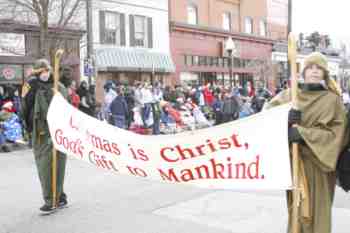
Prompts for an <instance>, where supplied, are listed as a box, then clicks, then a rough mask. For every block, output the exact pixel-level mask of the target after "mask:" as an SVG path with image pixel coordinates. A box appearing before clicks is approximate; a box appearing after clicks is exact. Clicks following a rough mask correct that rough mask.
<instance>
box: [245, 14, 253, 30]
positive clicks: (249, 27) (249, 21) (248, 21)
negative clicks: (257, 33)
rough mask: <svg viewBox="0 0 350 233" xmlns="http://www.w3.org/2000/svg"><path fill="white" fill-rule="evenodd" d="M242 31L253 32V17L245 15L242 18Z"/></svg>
mask: <svg viewBox="0 0 350 233" xmlns="http://www.w3.org/2000/svg"><path fill="white" fill-rule="evenodd" d="M244 32H245V33H248V34H253V19H252V17H245V19H244Z"/></svg>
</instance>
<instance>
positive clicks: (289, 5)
mask: <svg viewBox="0 0 350 233" xmlns="http://www.w3.org/2000/svg"><path fill="white" fill-rule="evenodd" d="M291 31H292V0H288V34H289V33H290V32H291ZM287 37H288V36H287ZM287 40H288V38H287Z"/></svg>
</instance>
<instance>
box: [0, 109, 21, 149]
mask: <svg viewBox="0 0 350 233" xmlns="http://www.w3.org/2000/svg"><path fill="white" fill-rule="evenodd" d="M12 109H13V103H12V102H7V103H5V104H4V105H3V106H2V110H1V111H0V126H1V127H0V147H1V149H2V150H3V151H4V152H9V151H10V148H9V147H8V145H7V142H10V143H14V142H16V141H17V140H19V139H21V138H22V126H21V124H20V120H19V118H18V116H17V115H16V114H15V113H14V112H13V111H12Z"/></svg>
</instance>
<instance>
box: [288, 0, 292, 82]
mask: <svg viewBox="0 0 350 233" xmlns="http://www.w3.org/2000/svg"><path fill="white" fill-rule="evenodd" d="M287 27H288V28H287V41H288V36H289V34H290V33H291V32H292V0H288V26H287ZM288 49H289V48H288ZM288 52H289V51H288ZM287 60H288V61H287V63H288V69H287V80H289V79H290V75H291V69H290V62H289V59H288V54H287Z"/></svg>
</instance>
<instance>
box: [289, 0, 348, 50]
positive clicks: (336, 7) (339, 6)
mask: <svg viewBox="0 0 350 233" xmlns="http://www.w3.org/2000/svg"><path fill="white" fill-rule="evenodd" d="M292 1H293V3H292V5H293V13H292V17H293V24H292V27H293V29H292V30H293V32H294V33H299V32H304V33H310V32H313V31H319V32H320V33H321V34H329V35H330V37H331V39H333V40H334V38H336V39H337V40H339V41H343V42H345V43H346V44H347V45H348V46H349V45H350V1H349V0H292ZM339 41H338V42H339ZM348 48H349V47H348Z"/></svg>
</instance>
